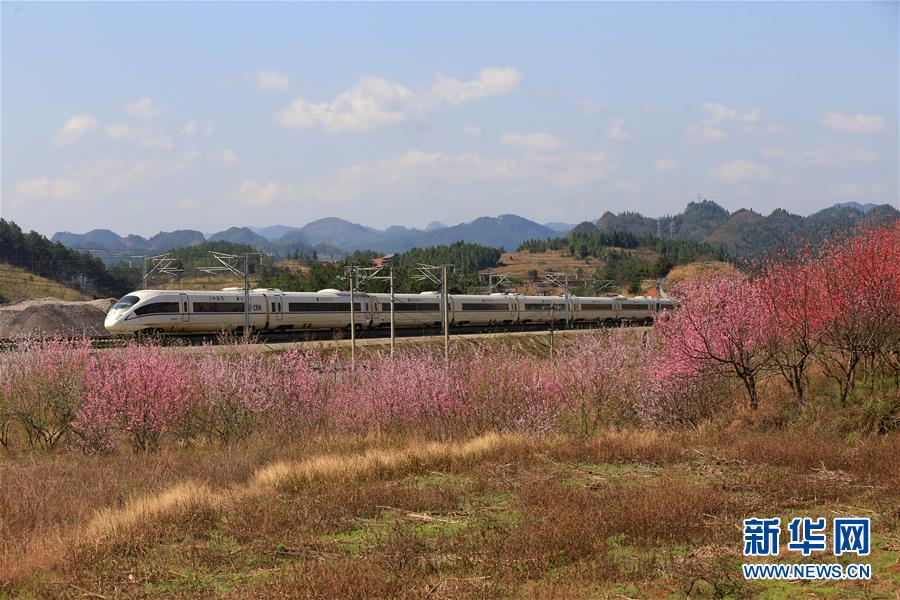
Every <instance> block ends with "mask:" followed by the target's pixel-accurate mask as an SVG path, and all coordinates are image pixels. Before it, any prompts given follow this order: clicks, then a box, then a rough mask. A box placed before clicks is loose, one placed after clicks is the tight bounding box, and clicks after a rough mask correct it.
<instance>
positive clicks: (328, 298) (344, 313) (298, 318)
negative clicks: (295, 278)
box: [273, 289, 377, 331]
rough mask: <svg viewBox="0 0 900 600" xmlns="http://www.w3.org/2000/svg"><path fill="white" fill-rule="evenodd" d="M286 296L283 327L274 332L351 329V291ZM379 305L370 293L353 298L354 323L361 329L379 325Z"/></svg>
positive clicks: (290, 293)
mask: <svg viewBox="0 0 900 600" xmlns="http://www.w3.org/2000/svg"><path fill="white" fill-rule="evenodd" d="M283 297H284V305H283V308H284V311H285V314H284V318H283V325H282V326H281V327H276V328H273V329H281V330H292V331H300V330H304V329H342V328H347V329H349V328H350V292H344V291H340V290H335V289H325V290H319V291H318V292H288V293H285V294H283ZM376 302H377V300H376V299H375V298H374V297H372V296H370V295H369V294H360V293H356V294H354V295H353V321H354V322H355V323H356V326H357V328H361V329H366V328H369V327H372V326H373V325H374V324H375V319H374V314H375V303H376Z"/></svg>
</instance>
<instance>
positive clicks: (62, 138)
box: [51, 115, 97, 146]
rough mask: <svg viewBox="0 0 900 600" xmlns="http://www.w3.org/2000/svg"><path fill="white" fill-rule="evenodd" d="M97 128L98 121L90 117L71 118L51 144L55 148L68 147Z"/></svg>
mask: <svg viewBox="0 0 900 600" xmlns="http://www.w3.org/2000/svg"><path fill="white" fill-rule="evenodd" d="M96 128H97V119H95V118H94V117H92V116H90V115H75V116H74V117H70V118H69V119H68V120H67V121H66V122H65V123H64V124H63V126H62V127H60V128H59V129H58V130H57V131H56V134H55V135H54V136H53V140H52V141H51V143H52V144H53V145H54V146H67V145H69V144H74V143H75V142H77V141H78V140H80V139H81V138H83V137H84V136H86V135H87V134H89V133H90V132H91V131H93V130H94V129H96Z"/></svg>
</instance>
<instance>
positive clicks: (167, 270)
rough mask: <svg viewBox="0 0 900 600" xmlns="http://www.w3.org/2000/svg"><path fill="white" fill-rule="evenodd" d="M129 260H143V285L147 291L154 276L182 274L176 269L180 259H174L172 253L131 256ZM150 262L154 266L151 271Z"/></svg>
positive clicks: (180, 270)
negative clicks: (148, 265) (148, 266)
mask: <svg viewBox="0 0 900 600" xmlns="http://www.w3.org/2000/svg"><path fill="white" fill-rule="evenodd" d="M129 258H134V259H138V258H139V259H141V266H142V269H141V285H142V287H143V288H144V289H145V290H146V289H147V284H148V282H149V281H150V278H151V277H152V276H153V275H157V274H159V275H172V276H177V275H178V274H179V273H181V272H182V269H180V268H177V267H175V263H176V262H178V259H177V258H173V257H172V253H171V252H166V253H164V254H158V255H156V256H131V257H129ZM148 261H149V262H150V264H151V265H152V266H151V267H150V268H149V269H148V268H147V262H148Z"/></svg>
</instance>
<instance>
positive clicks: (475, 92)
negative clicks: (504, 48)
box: [429, 67, 522, 106]
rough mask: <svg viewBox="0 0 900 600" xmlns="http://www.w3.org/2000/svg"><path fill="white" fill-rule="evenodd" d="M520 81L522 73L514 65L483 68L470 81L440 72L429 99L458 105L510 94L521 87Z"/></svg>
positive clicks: (435, 77)
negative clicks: (453, 77) (452, 77)
mask: <svg viewBox="0 0 900 600" xmlns="http://www.w3.org/2000/svg"><path fill="white" fill-rule="evenodd" d="M520 81H522V73H521V72H520V71H519V70H518V69H514V68H512V67H502V68H499V67H489V68H486V69H481V70H480V71H479V72H478V77H477V78H475V79H472V80H469V81H457V80H456V79H451V78H450V77H447V76H445V75H442V74H441V73H438V74H437V75H435V76H434V84H433V85H432V86H431V90H430V91H429V99H430V100H431V101H432V102H446V103H447V104H452V105H454V106H456V105H459V104H463V103H465V102H469V101H471V100H475V99H478V98H486V97H488V96H502V95H503V94H508V93H510V92H512V91H513V90H515V89H516V88H517V87H519V82H520Z"/></svg>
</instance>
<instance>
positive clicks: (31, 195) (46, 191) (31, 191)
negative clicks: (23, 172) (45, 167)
mask: <svg viewBox="0 0 900 600" xmlns="http://www.w3.org/2000/svg"><path fill="white" fill-rule="evenodd" d="M12 192H13V193H12V195H13V199H14V201H15V203H16V204H22V203H24V202H28V201H34V200H60V201H64V202H67V201H77V200H82V199H84V198H85V192H84V189H83V188H82V186H81V184H79V183H78V182H77V181H73V180H72V179H67V178H64V177H59V178H54V177H38V178H35V179H25V180H23V181H20V182H18V183H17V184H16V185H15V186H13V190H12Z"/></svg>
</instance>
